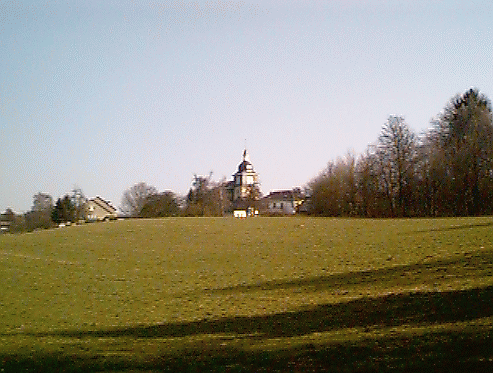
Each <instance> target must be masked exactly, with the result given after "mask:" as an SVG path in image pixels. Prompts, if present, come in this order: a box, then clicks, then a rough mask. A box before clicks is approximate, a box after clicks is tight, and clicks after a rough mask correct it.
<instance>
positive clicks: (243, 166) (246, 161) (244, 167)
mask: <svg viewBox="0 0 493 373" xmlns="http://www.w3.org/2000/svg"><path fill="white" fill-rule="evenodd" d="M242 172H255V170H254V169H253V165H252V163H251V162H250V157H249V155H248V152H247V150H246V149H245V150H244V151H243V161H242V162H241V163H240V164H239V165H238V171H237V173H242Z"/></svg>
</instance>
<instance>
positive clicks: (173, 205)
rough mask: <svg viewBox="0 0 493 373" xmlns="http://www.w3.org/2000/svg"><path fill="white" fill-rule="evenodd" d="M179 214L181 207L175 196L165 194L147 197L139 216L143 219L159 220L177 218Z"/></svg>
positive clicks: (168, 193)
mask: <svg viewBox="0 0 493 373" xmlns="http://www.w3.org/2000/svg"><path fill="white" fill-rule="evenodd" d="M179 212H180V207H179V205H178V201H177V198H176V196H175V194H174V193H173V192H163V193H159V194H152V195H150V196H149V197H147V201H146V202H145V204H144V206H143V207H142V210H141V211H140V213H139V216H140V217H143V218H158V217H165V216H177V215H178V214H179Z"/></svg>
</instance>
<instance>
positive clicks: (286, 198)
mask: <svg viewBox="0 0 493 373" xmlns="http://www.w3.org/2000/svg"><path fill="white" fill-rule="evenodd" d="M303 202H304V193H303V192H302V190H301V189H300V188H294V189H291V190H278V191H273V192H270V193H269V194H268V195H267V196H265V197H264V198H262V206H263V210H262V212H263V213H267V214H269V215H294V214H296V213H298V212H299V209H300V206H302V204H303Z"/></svg>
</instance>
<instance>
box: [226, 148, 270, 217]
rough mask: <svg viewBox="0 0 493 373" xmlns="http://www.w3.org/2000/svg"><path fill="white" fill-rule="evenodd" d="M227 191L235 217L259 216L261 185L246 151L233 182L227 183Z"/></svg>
mask: <svg viewBox="0 0 493 373" xmlns="http://www.w3.org/2000/svg"><path fill="white" fill-rule="evenodd" d="M226 189H227V190H228V192H229V197H230V200H231V202H232V204H233V214H234V216H236V217H243V216H254V215H258V205H259V200H260V194H261V193H260V184H259V181H258V174H257V173H256V172H255V169H254V168H253V165H252V163H251V162H250V156H249V155H248V152H247V150H246V149H245V150H244V151H243V161H242V162H241V163H240V164H239V165H238V170H237V171H236V173H234V174H233V180H232V181H230V182H228V183H227V186H226Z"/></svg>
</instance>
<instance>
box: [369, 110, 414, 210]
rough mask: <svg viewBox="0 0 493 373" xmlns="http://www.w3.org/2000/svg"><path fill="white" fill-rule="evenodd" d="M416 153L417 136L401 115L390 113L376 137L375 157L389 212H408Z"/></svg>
mask: <svg viewBox="0 0 493 373" xmlns="http://www.w3.org/2000/svg"><path fill="white" fill-rule="evenodd" d="M415 154H416V136H415V135H414V133H413V132H412V131H411V129H410V128H409V126H408V125H407V124H406V122H405V120H404V117H401V116H390V117H389V119H388V120H387V122H386V123H385V124H384V125H383V127H382V131H381V133H380V136H379V138H378V144H377V157H378V161H379V164H380V172H381V174H380V177H381V181H382V185H383V186H384V191H385V194H386V195H387V198H388V200H389V203H390V206H391V209H392V215H397V216H405V215H407V204H406V201H409V199H408V198H409V197H410V196H409V193H410V190H411V185H410V184H411V180H412V169H413V165H414V160H415Z"/></svg>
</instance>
